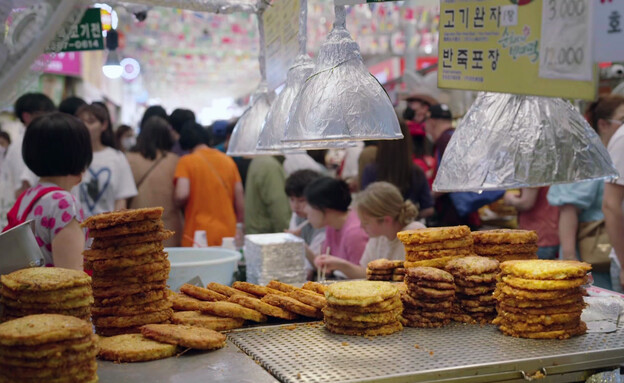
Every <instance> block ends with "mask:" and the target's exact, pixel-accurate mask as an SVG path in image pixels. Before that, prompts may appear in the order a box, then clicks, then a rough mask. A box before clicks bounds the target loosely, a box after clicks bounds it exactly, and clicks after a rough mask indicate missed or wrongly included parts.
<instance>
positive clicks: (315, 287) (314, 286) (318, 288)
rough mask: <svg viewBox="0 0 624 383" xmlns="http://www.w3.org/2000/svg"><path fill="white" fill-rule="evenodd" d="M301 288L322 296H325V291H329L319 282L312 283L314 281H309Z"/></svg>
mask: <svg viewBox="0 0 624 383" xmlns="http://www.w3.org/2000/svg"><path fill="white" fill-rule="evenodd" d="M301 288H302V289H304V290H310V291H314V292H316V293H319V294H322V295H325V291H327V286H325V285H323V284H320V283H318V282H312V281H308V282H306V283H304V284H303V286H302V287H301Z"/></svg>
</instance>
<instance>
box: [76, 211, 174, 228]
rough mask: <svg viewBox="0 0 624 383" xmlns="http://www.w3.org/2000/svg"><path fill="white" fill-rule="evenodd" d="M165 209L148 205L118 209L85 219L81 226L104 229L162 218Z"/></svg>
mask: <svg viewBox="0 0 624 383" xmlns="http://www.w3.org/2000/svg"><path fill="white" fill-rule="evenodd" d="M163 211H164V208H162V207H148V208H142V209H132V210H118V211H113V212H108V213H101V214H97V215H94V216H91V217H89V218H87V219H85V220H84V222H83V223H82V224H81V225H80V226H82V227H86V228H88V229H104V228H107V227H111V226H118V225H120V224H124V223H128V222H137V221H145V220H153V219H160V218H161V217H162V214H163Z"/></svg>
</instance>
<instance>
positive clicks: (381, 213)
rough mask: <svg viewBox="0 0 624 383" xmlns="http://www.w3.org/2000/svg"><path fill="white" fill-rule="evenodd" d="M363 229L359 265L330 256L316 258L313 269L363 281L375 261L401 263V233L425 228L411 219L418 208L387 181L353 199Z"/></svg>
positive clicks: (369, 188)
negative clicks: (316, 268) (384, 260)
mask: <svg viewBox="0 0 624 383" xmlns="http://www.w3.org/2000/svg"><path fill="white" fill-rule="evenodd" d="M355 203H356V208H357V213H358V216H359V218H360V222H361V226H362V229H364V231H365V232H366V234H368V236H369V238H370V239H369V241H368V243H367V244H366V248H365V249H364V253H363V254H362V258H361V259H360V264H359V265H354V264H352V263H350V262H347V261H345V260H344V259H341V258H337V257H334V256H331V255H329V256H328V255H320V256H318V257H317V258H316V259H315V262H314V263H315V265H316V267H323V266H325V267H326V268H327V270H328V271H332V270H339V271H341V272H342V273H344V274H345V275H346V276H347V277H348V278H366V265H368V263H369V262H370V261H373V260H375V259H380V258H385V259H390V260H404V259H405V248H404V247H403V244H402V243H401V242H400V241H399V240H398V239H397V233H398V232H399V231H403V230H413V229H422V228H424V227H425V226H424V225H423V224H421V223H420V222H415V221H414V219H416V217H417V216H418V209H417V208H416V206H415V205H414V204H413V203H412V202H411V201H409V200H408V201H404V200H403V196H402V195H401V192H400V191H399V189H398V188H397V187H396V186H394V185H392V184H391V183H388V182H375V183H372V184H370V185H369V186H368V187H367V188H366V190H364V191H363V192H361V193H360V194H359V196H358V197H357V200H356V202H355Z"/></svg>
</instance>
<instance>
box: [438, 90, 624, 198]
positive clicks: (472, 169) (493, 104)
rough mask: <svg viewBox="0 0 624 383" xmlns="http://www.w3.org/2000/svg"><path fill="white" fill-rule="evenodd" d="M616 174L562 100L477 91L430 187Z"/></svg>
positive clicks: (498, 185) (514, 184) (470, 187)
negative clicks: (474, 99)
mask: <svg viewBox="0 0 624 383" xmlns="http://www.w3.org/2000/svg"><path fill="white" fill-rule="evenodd" d="M613 177H617V171H616V170H615V167H614V166H613V162H612V161H611V158H610V156H609V153H608V152H607V149H606V148H605V147H604V145H603V144H602V142H601V141H600V137H598V134H596V132H595V131H594V130H593V129H592V128H591V126H589V124H588V123H587V121H586V120H585V119H584V118H583V116H581V114H580V113H579V112H578V111H577V110H576V109H574V107H573V106H572V105H571V104H570V103H569V102H567V101H565V100H562V99H557V98H546V97H535V96H519V95H511V94H499V93H481V94H480V95H479V96H478V97H477V100H476V101H475V102H474V104H473V105H472V107H471V108H470V110H469V111H468V113H467V114H466V116H465V117H464V119H463V120H462V122H461V123H460V124H459V126H458V127H457V129H456V131H455V133H454V134H453V136H452V138H451V141H450V142H449V144H448V146H447V148H446V151H445V152H444V156H443V157H442V163H441V165H440V169H439V170H438V174H437V176H436V179H435V182H434V183H433V190H435V191H442V192H445V191H480V190H495V189H511V188H520V187H537V186H545V185H551V184H558V183H572V182H578V181H586V180H595V179H608V178H613Z"/></svg>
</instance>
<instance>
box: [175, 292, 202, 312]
mask: <svg viewBox="0 0 624 383" xmlns="http://www.w3.org/2000/svg"><path fill="white" fill-rule="evenodd" d="M168 300H169V301H170V302H171V305H172V307H173V309H174V310H178V311H199V310H200V309H201V307H202V305H203V304H204V303H205V301H202V300H199V299H197V298H193V297H190V296H188V295H186V294H184V293H181V294H175V293H174V294H172V295H170V296H169V298H168Z"/></svg>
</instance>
